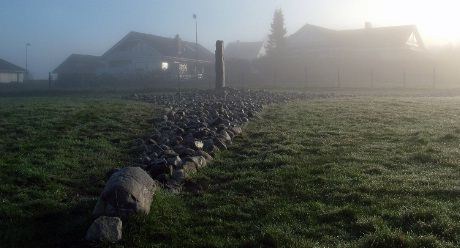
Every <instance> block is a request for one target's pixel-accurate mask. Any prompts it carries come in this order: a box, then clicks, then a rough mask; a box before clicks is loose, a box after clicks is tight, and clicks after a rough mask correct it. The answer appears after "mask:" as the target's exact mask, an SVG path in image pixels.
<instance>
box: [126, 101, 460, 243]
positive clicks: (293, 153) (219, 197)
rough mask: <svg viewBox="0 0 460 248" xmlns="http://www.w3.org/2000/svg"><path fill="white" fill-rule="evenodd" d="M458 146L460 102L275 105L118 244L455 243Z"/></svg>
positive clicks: (458, 230)
mask: <svg viewBox="0 0 460 248" xmlns="http://www.w3.org/2000/svg"><path fill="white" fill-rule="evenodd" d="M459 140H460V98H426V97H422V98H407V97H406V98H376V99H372V98H350V99H335V100H321V101H314V102H304V103H292V104H289V105H286V106H275V107H271V108H269V109H267V110H266V111H265V112H264V114H263V118H262V119H261V120H257V121H254V122H252V123H250V124H249V126H247V128H246V130H245V133H244V135H243V136H241V137H239V138H238V139H237V140H236V141H235V142H234V145H233V146H232V147H231V148H230V149H229V150H228V151H226V152H223V153H221V154H220V155H219V156H218V158H217V159H216V161H215V162H214V163H213V164H212V165H211V166H210V167H208V168H207V169H205V170H202V171H201V172H200V173H199V174H198V175H197V176H195V177H194V178H193V179H192V180H190V181H189V182H188V183H187V186H186V191H185V192H184V193H183V194H181V195H171V194H169V193H161V194H159V195H158V196H157V197H156V199H155V202H154V205H153V212H152V214H151V215H150V216H149V217H148V218H146V219H138V220H137V222H136V223H135V224H131V225H129V226H127V227H126V230H125V241H124V243H123V244H122V245H125V247H156V246H158V247H171V246H177V247H194V246H201V247H458V246H459V245H460V213H459V211H458V209H459V208H460V197H459V196H460V181H459V178H460V166H459V159H460V150H459V148H460V146H459ZM139 223H141V224H142V225H139Z"/></svg>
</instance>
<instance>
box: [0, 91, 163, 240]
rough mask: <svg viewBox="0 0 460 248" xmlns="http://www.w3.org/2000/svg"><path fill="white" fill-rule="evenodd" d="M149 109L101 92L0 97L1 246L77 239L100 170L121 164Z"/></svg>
mask: <svg viewBox="0 0 460 248" xmlns="http://www.w3.org/2000/svg"><path fill="white" fill-rule="evenodd" d="M154 112H155V108H154V107H152V106H151V105H149V104H144V103H138V102H132V101H124V100H119V99H109V98H106V97H101V98H95V97H93V98H81V97H68V98H66V97H38V98H26V97H12V98H0V247H70V246H74V245H75V246H78V244H79V241H80V240H81V239H82V238H83V237H84V235H85V232H86V229H87V228H88V226H89V225H90V224H91V211H92V208H93V207H94V205H95V202H96V199H97V197H98V196H99V194H100V192H101V189H102V188H103V187H104V179H105V173H106V172H107V171H108V170H110V169H112V168H115V167H122V166H127V164H128V163H129V162H130V160H131V158H132V157H130V147H131V144H132V141H133V140H134V139H136V138H138V137H140V136H142V135H143V134H145V133H147V132H148V130H150V129H151V122H149V120H150V119H151V118H152V116H153V114H154Z"/></svg>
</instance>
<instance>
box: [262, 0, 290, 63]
mask: <svg viewBox="0 0 460 248" xmlns="http://www.w3.org/2000/svg"><path fill="white" fill-rule="evenodd" d="M286 33H287V31H286V27H285V24H284V15H283V11H282V10H281V9H277V10H276V11H275V14H274V15H273V23H272V24H271V33H270V34H269V35H268V43H267V45H266V46H265V49H266V51H267V56H279V55H281V54H282V52H283V51H284V48H285V47H286Z"/></svg>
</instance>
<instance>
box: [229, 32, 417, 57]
mask: <svg viewBox="0 0 460 248" xmlns="http://www.w3.org/2000/svg"><path fill="white" fill-rule="evenodd" d="M286 43H287V49H286V53H287V55H288V56H290V57H302V56H306V55H312V54H317V55H320V56H322V57H328V56H329V57H331V56H339V54H340V56H342V55H344V54H349V55H352V54H354V55H363V54H364V55H365V54H368V55H369V54H372V56H375V55H376V53H375V52H377V54H378V55H379V56H387V57H388V58H390V57H389V56H394V55H395V54H392V53H388V52H393V53H399V54H401V53H402V52H403V53H404V52H406V53H413V52H423V51H425V45H424V43H423V40H422V38H421V36H420V33H419V32H418V29H417V27H416V26H414V25H406V26H393V27H377V28H374V27H372V25H371V24H370V23H366V24H365V28H363V29H353V30H333V29H328V28H323V27H319V26H315V25H310V24H306V25H305V26H303V27H302V28H301V29H299V30H298V31H297V32H295V33H294V34H292V35H290V36H288V37H287V42H286ZM264 47H265V42H262V41H259V42H239V41H237V42H232V43H230V44H229V45H228V46H227V48H226V49H225V56H226V57H227V58H237V59H247V60H253V59H257V58H260V57H262V56H263V55H265V49H264ZM372 52H373V53H372Z"/></svg>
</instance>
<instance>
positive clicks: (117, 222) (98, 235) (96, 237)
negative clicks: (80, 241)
mask: <svg viewBox="0 0 460 248" xmlns="http://www.w3.org/2000/svg"><path fill="white" fill-rule="evenodd" d="M122 228H123V223H122V222H121V219H120V218H118V217H107V216H101V217H99V218H97V219H96V220H95V221H94V222H93V224H91V226H90V227H89V229H88V231H87V232H86V236H85V239H86V240H87V241H96V242H110V243H115V242H118V241H120V240H121V236H122Z"/></svg>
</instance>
